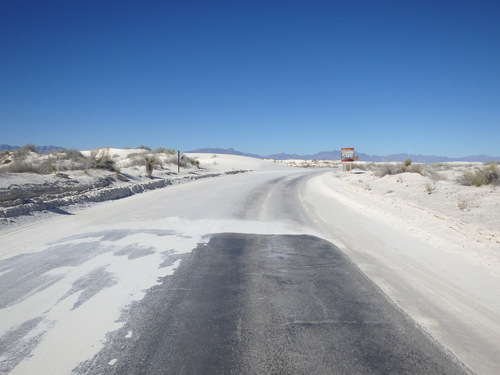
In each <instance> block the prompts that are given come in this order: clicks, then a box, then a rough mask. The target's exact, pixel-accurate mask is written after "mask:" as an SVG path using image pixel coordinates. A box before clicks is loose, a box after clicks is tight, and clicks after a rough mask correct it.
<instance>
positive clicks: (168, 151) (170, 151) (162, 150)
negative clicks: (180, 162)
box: [155, 147, 177, 155]
mask: <svg viewBox="0 0 500 375" xmlns="http://www.w3.org/2000/svg"><path fill="white" fill-rule="evenodd" d="M155 152H156V153H157V154H167V155H175V154H176V153H177V151H175V150H173V149H166V148H163V147H158V148H157V149H156V150H155Z"/></svg>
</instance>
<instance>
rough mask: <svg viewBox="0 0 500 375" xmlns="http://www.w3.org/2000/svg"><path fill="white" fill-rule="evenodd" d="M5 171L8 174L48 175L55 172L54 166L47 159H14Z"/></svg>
mask: <svg viewBox="0 0 500 375" xmlns="http://www.w3.org/2000/svg"><path fill="white" fill-rule="evenodd" d="M5 171H6V172H9V173H37V174H50V173H53V172H54V171H55V166H54V165H53V164H52V163H51V160H49V159H40V160H33V161H29V160H25V159H14V160H13V161H12V162H11V163H9V164H8V165H7V168H6V169H5Z"/></svg>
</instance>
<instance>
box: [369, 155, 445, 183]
mask: <svg viewBox="0 0 500 375" xmlns="http://www.w3.org/2000/svg"><path fill="white" fill-rule="evenodd" d="M370 168H372V169H375V172H374V175H375V176H378V177H384V176H387V175H395V174H400V173H418V174H420V175H422V176H424V177H428V178H430V179H432V180H434V181H437V180H441V179H442V177H441V175H440V174H439V173H438V170H445V169H444V167H442V166H440V167H438V168H435V167H434V165H432V164H430V165H424V164H413V163H412V160H411V159H406V160H405V161H403V162H402V163H384V164H378V165H373V164H372V165H370ZM448 168H449V167H448Z"/></svg>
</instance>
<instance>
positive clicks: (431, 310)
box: [0, 149, 500, 374]
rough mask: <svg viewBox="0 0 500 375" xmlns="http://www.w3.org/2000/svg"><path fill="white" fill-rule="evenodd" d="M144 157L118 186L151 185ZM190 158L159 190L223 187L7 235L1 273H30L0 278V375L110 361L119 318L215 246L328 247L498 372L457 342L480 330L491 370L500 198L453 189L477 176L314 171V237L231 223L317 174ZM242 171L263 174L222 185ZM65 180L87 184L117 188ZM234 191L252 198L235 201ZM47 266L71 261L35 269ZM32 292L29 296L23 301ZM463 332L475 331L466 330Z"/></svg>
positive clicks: (122, 159) (133, 201)
mask: <svg viewBox="0 0 500 375" xmlns="http://www.w3.org/2000/svg"><path fill="white" fill-rule="evenodd" d="M136 151H137V150H118V149H109V151H108V152H109V153H110V154H111V155H113V157H114V158H115V160H116V163H117V164H118V165H121V166H122V167H121V172H122V173H123V174H127V175H128V176H129V177H130V178H129V181H128V182H122V181H115V182H114V184H134V183H140V182H141V181H148V180H149V178H148V177H147V176H146V171H145V167H144V166H135V167H133V166H132V167H131V166H126V162H128V159H130V158H128V157H127V156H128V155H130V153H131V152H136ZM188 156H190V157H193V158H196V159H197V160H198V161H199V165H200V167H201V169H197V168H184V169H181V172H180V174H177V171H176V165H170V164H165V165H164V166H163V168H162V169H161V170H160V169H158V170H154V172H153V176H157V177H158V178H172V179H174V180H175V179H178V180H180V179H184V180H183V181H185V182H186V181H189V178H190V177H191V176H212V177H214V178H215V176H220V178H219V177H217V179H218V180H217V181H218V182H219V183H217V184H214V183H212V182H211V181H210V180H205V179H203V180H200V181H196V182H193V183H189V184H183V185H177V184H174V186H168V187H166V188H162V189H157V190H155V191H151V192H148V193H146V194H140V195H135V196H133V197H129V198H127V199H125V200H121V201H111V202H103V203H99V204H94V205H92V206H90V207H87V208H85V209H82V210H80V211H75V210H74V208H73V206H69V207H68V211H70V212H75V213H76V215H72V216H62V215H55V214H50V215H48V214H46V215H41V216H37V217H35V219H34V220H31V221H29V220H28V221H23V220H20V219H19V218H15V219H14V222H13V223H11V224H9V225H4V227H3V228H2V231H3V233H1V234H0V236H1V238H0V239H1V241H2V247H1V249H0V264H2V263H1V262H2V261H6V262H5V264H10V263H7V261H10V260H12V259H19V261H20V262H19V265H20V266H19V267H20V269H19V270H18V271H16V269H14V268H8V269H7V268H6V269H3V268H2V269H0V277H2V276H9V275H10V276H12V279H11V282H12V295H11V294H9V295H6V296H4V297H5V298H7V299H8V300H9V301H10V302H9V303H6V304H5V306H4V307H2V308H1V309H0V334H1V335H2V336H3V337H9V340H10V342H9V343H10V345H9V350H8V351H6V352H5V353H3V354H0V364H1V365H0V366H3V367H0V369H2V368H3V369H9V371H7V372H10V373H12V374H28V373H37V374H44V373H46V374H49V373H50V374H58V373H59V374H67V373H70V372H71V370H72V369H73V368H74V367H75V366H77V365H78V363H80V362H82V361H85V360H88V359H90V358H92V356H93V355H94V354H96V353H97V352H98V351H99V349H100V348H102V347H103V345H104V343H105V342H106V340H107V335H108V334H109V333H110V332H113V331H116V330H117V329H119V328H120V327H122V325H123V324H124V322H123V321H122V320H121V317H122V314H123V313H124V312H126V310H127V308H128V307H129V306H130V304H132V303H134V301H137V300H140V299H141V298H143V296H144V294H145V292H146V290H148V289H149V288H151V287H153V286H154V285H155V284H156V283H158V282H159V278H161V277H164V276H167V275H170V274H172V273H173V272H174V271H175V268H176V267H177V266H178V265H179V261H181V259H182V256H183V254H186V253H188V252H190V251H191V250H192V249H194V248H195V247H196V246H197V244H198V243H203V242H204V241H206V240H207V237H206V236H207V235H210V234H211V233H219V232H241V233H259V234H284V233H289V234H313V235H318V236H321V237H323V238H326V239H328V240H330V241H332V242H333V243H334V244H335V245H337V246H339V247H340V248H341V249H342V250H343V251H344V252H345V253H346V254H347V255H348V256H349V257H350V258H351V259H353V260H354V261H355V262H356V264H357V265H358V266H359V267H360V268H361V269H362V270H363V271H364V272H365V273H366V274H367V275H368V276H369V277H370V278H371V279H372V280H373V281H374V282H376V283H377V285H379V287H380V288H382V289H383V290H384V291H385V292H386V293H387V294H388V295H389V296H390V297H391V299H392V300H393V301H394V302H395V303H396V304H398V305H399V306H400V307H401V308H402V309H403V310H404V311H406V312H407V313H408V314H410V315H411V316H412V317H413V318H414V319H415V320H416V321H417V322H418V323H419V324H420V325H421V326H422V327H423V328H424V329H426V330H427V332H429V333H430V334H431V335H433V336H434V337H435V338H436V339H438V340H439V341H440V342H441V343H443V344H444V345H445V346H446V347H448V348H450V349H452V351H453V352H454V353H455V354H456V355H457V356H458V357H459V358H461V359H463V360H464V361H465V362H466V363H467V364H468V365H470V366H471V367H473V368H479V369H485V368H486V366H491V362H490V363H486V362H485V363H486V364H485V365H482V364H481V363H479V364H478V362H479V361H480V360H481V358H479V357H478V358H471V355H474V353H477V350H479V349H477V348H475V349H474V351H471V353H467V351H466V350H464V349H463V348H464V347H466V346H467V344H468V343H469V342H468V341H467V339H468V338H467V337H462V336H460V334H459V333H458V332H457V333H456V334H453V332H454V328H453V327H454V326H453V324H456V327H465V328H471V327H473V328H478V329H479V330H481V332H480V333H481V335H482V338H483V340H484V342H483V343H482V345H483V346H484V347H485V348H484V349H485V350H484V352H485V353H486V355H489V356H490V358H491V357H492V356H494V354H495V351H497V352H498V351H499V345H498V338H499V337H500V327H498V325H499V322H498V321H497V322H495V319H494V318H495V317H498V316H500V300H499V298H500V297H499V293H498V290H499V289H498V286H499V285H500V283H499V281H498V280H499V275H500V258H499V254H500V244H499V242H498V241H499V238H500V237H499V226H498V223H499V220H500V211H499V210H498V207H499V204H500V196H499V193H498V188H496V187H494V186H490V185H487V186H483V187H480V188H476V187H474V186H462V185H460V184H457V183H456V182H455V179H456V178H457V177H458V176H459V175H460V174H461V173H462V171H463V170H465V169H467V168H476V166H475V165H471V164H453V165H451V166H450V168H448V166H446V168H444V171H442V176H441V177H440V178H435V179H431V178H429V177H424V176H422V175H420V174H417V173H402V174H398V175H387V176H385V177H376V176H375V175H374V173H373V171H370V170H360V169H355V170H353V173H346V172H343V171H342V168H341V165H340V163H338V162H328V163H327V162H321V163H314V162H310V163H307V166H308V167H312V168H315V167H317V166H320V164H321V166H330V167H332V166H333V167H334V168H333V169H328V170H324V173H320V172H321V171H322V170H320V169H317V170H315V171H316V172H319V173H320V174H318V175H316V176H315V177H312V178H311V179H309V180H308V181H307V183H306V184H304V186H303V187H302V188H301V189H300V191H301V194H300V199H301V201H302V203H303V205H304V207H305V208H306V210H307V211H308V213H309V214H310V217H311V219H312V221H313V223H314V224H316V225H315V226H314V225H313V226H312V227H311V226H307V227H300V226H298V225H297V224H296V223H291V222H288V221H273V220H271V218H270V220H267V219H266V220H261V219H262V217H259V218H258V220H257V218H256V219H254V220H243V219H234V216H232V213H233V212H232V209H233V207H235V206H237V205H238V204H239V202H238V200H239V199H241V197H242V196H248V194H249V192H251V191H253V190H252V189H255V187H257V186H258V184H256V183H255V181H254V179H257V180H258V181H268V178H269V177H268V176H287V175H295V174H297V175H298V174H301V173H306V172H307V171H308V170H309V169H308V170H305V169H299V168H289V167H286V166H281V165H278V164H276V163H273V162H272V161H263V160H258V159H253V158H246V157H240V156H233V155H219V154H197V155H188ZM239 170H254V171H255V172H254V173H251V174H242V175H238V176H235V177H232V176H228V175H225V173H227V172H235V171H239ZM64 173H68V175H70V178H75V179H79V178H80V179H81V180H82V181H83V180H84V178H86V179H89V180H91V181H94V180H95V179H96V178H102V177H103V176H104V177H105V176H109V175H113V173H112V172H106V171H88V173H86V172H83V173H82V172H81V171H74V172H71V171H68V172H64ZM78 173H82V177H78V176H77V174H78ZM73 174H74V175H73ZM83 176H84V177H83ZM56 177H57V176H54V175H31V176H30V175H25V176H16V175H3V174H0V183H1V184H2V185H0V186H10V185H9V184H13V183H15V184H17V185H19V186H22V185H23V184H24V185H26V184H28V185H29V183H37V184H43V181H44V179H45V180H49V181H51V179H54V178H56ZM32 178H33V179H32ZM57 178H60V177H57ZM9 179H10V181H9ZM35 179H36V181H35ZM30 181H31V182H30ZM85 181H87V180H85ZM239 181H248V183H249V184H248V186H247V185H246V184H243V185H242V184H241V183H240V182H239ZM233 184H234V187H235V188H236V189H246V190H244V191H243V192H241V194H240V193H239V192H238V193H235V192H234V188H233ZM221 191H222V193H221ZM92 193H93V192H92V191H89V192H87V193H86V194H92ZM245 194H246V195H245ZM218 195H222V196H223V200H224V201H223V202H221V201H220V200H219V199H218V198H217V196H218ZM214 197H215V198H214ZM159 202H161V204H159ZM185 202H189V204H184V203H185ZM464 202H465V203H464ZM165 207H168V210H167V209H166V208H165ZM65 209H66V208H65ZM41 219H43V220H41ZM49 254H54V255H57V254H60V255H61V256H60V259H70V260H71V261H66V263H64V262H63V263H61V264H59V263H57V262H56V261H54V262H53V263H49V265H48V266H44V267H45V268H37V267H38V265H40V264H45V263H42V258H43V259H44V260H43V262H45V258H46V257H47V255H49ZM54 259H58V258H54ZM21 261H22V262H21ZM50 264H51V265H50ZM16 272H19V273H18V274H16ZM26 275H29V276H26ZM23 278H25V279H23ZM30 279H32V280H33V282H32V285H31V286H29V287H25V288H23V289H16V288H21V287H20V286H18V284H19V285H21V284H22V283H21V281H23V282H24V281H26V280H27V281H28V283H27V284H29V281H30ZM6 280H8V278H6ZM18 280H19V281H18ZM23 285H24V284H23ZM23 296H26V297H23ZM461 296H463V297H464V298H463V299H461V298H462V297H461ZM417 297H418V298H417ZM462 302H463V303H462ZM469 302H471V303H469ZM443 306H444V307H443ZM103 310H104V311H105V312H104V313H101V311H103ZM466 319H470V320H471V321H470V322H465V323H464V320H466ZM90 326H91V327H92V329H91V330H89V329H88V327H90ZM450 332H451V333H452V334H450ZM476 333H477V332H476ZM466 334H467V332H466V331H464V332H463V333H462V335H466ZM125 335H127V336H129V337H133V335H134V333H133V332H128V331H127V332H126V333H125V334H124V336H125ZM487 346H488V347H487ZM480 349H483V348H482V347H481V348H480ZM16 353H17V354H16ZM28 354H29V355H28ZM61 358H65V360H64V361H60V359H61ZM497 358H498V356H497ZM117 361H120V358H115V357H113V358H109V363H110V366H111V365H114V364H115V363H117ZM4 371H5V370H4ZM483 373H488V372H487V371H486V370H485V371H483Z"/></svg>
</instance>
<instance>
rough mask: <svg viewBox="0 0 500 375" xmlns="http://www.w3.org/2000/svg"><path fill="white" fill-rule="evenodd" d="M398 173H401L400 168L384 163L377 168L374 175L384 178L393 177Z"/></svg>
mask: <svg viewBox="0 0 500 375" xmlns="http://www.w3.org/2000/svg"><path fill="white" fill-rule="evenodd" d="M398 173H403V170H402V169H401V166H399V165H395V164H391V163H384V164H380V165H378V166H377V169H376V170H375V173H374V175H375V176H378V177H384V176H387V175H393V174H398Z"/></svg>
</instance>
